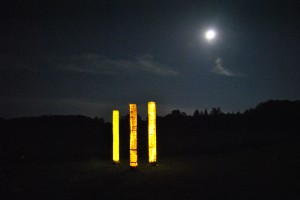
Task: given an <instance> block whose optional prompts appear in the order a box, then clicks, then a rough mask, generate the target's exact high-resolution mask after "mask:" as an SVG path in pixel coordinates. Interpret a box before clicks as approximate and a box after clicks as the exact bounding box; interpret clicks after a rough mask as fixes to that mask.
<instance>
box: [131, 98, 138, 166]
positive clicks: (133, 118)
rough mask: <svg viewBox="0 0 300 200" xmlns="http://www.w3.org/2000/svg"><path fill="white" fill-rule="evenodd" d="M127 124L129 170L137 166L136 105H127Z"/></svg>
mask: <svg viewBox="0 0 300 200" xmlns="http://www.w3.org/2000/svg"><path fill="white" fill-rule="evenodd" d="M129 118H130V119H129V121H130V122H129V123H130V152H129V153H130V168H132V169H135V168H137V166H138V155H137V108H136V104H129Z"/></svg>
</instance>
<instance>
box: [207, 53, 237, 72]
mask: <svg viewBox="0 0 300 200" xmlns="http://www.w3.org/2000/svg"><path fill="white" fill-rule="evenodd" d="M211 72H212V73H215V74H219V75H223V76H237V75H236V74H235V73H233V72H231V71H230V70H228V69H226V68H225V67H224V66H223V63H222V59H221V58H219V57H218V58H217V59H216V60H215V66H214V68H213V69H212V70H211Z"/></svg>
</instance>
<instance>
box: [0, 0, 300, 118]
mask: <svg viewBox="0 0 300 200" xmlns="http://www.w3.org/2000/svg"><path fill="white" fill-rule="evenodd" d="M299 10H300V1H298V0H294V1H287V0H285V1H275V0H273V1H271V0H270V1H263V0H260V1H255V0H251V1H241V0H240V1H229V0H226V1H225V0H224V1H213V0H210V1H200V0H197V1H177V0H172V1H164V0H160V1H155V0H152V1H140V0H135V1H134V0H133V1H126V0H123V1H110V0H106V1H101V0H94V1H88V0H85V1H81V2H80V1H1V3H0V26H1V27H0V94H1V95H0V109H1V110H0V117H4V118H13V117H23V116H40V115H52V114H65V115H68V114H82V115H86V116H90V117H95V116H98V117H104V118H105V119H106V120H108V121H109V120H110V117H111V111H112V109H120V111H121V115H123V116H124V115H126V114H127V113H128V104H129V103H136V104H137V105H138V111H139V113H140V115H141V116H142V117H143V118H145V113H146V111H147V107H146V105H147V102H148V101H155V102H157V107H158V114H159V115H165V114H167V113H170V112H171V111H172V110H174V109H180V110H181V111H183V112H186V113H187V114H193V112H194V110H195V109H199V110H200V109H204V108H207V109H208V110H210V109H211V108H212V107H217V106H220V107H221V109H222V110H223V111H224V112H231V111H235V112H236V111H241V112H243V111H244V110H245V109H248V108H250V107H254V106H255V105H256V104H258V103H260V102H263V101H267V100H269V99H287V100H296V99H298V100H299V99H300V79H299V76H300V56H299V53H300V40H299V36H300V16H299ZM208 28H214V29H215V30H216V31H217V37H216V39H215V40H214V41H213V42H211V43H209V42H207V41H206V40H205V39H204V32H205V31H206V30H207V29H208Z"/></svg>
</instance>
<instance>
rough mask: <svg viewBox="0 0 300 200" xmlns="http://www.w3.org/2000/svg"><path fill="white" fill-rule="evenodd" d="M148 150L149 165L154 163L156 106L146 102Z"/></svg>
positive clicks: (153, 103)
mask: <svg viewBox="0 0 300 200" xmlns="http://www.w3.org/2000/svg"><path fill="white" fill-rule="evenodd" d="M148 148H149V152H148V153H149V163H152V164H155V163H156V104H155V102H148Z"/></svg>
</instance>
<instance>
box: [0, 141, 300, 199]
mask: <svg viewBox="0 0 300 200" xmlns="http://www.w3.org/2000/svg"><path fill="white" fill-rule="evenodd" d="M299 152H300V145H299V142H297V141H294V142H283V143H280V144H273V145H269V146H267V147H263V148H259V149H249V150H247V151H237V152H231V153H219V154H211V155H208V154H207V155H198V156H185V157H184V156H181V157H159V160H158V165H157V166H156V167H153V166H150V165H148V164H147V161H146V160H140V161H139V166H138V170H137V171H130V170H129V165H128V163H129V162H128V160H122V161H121V164H119V165H113V164H112V162H111V161H110V160H97V159H94V160H89V161H82V162H49V163H23V164H20V165H18V166H11V167H10V168H8V169H7V171H6V172H5V175H4V177H5V178H4V179H2V181H1V184H2V187H1V188H2V194H3V195H6V198H1V199H143V200H145V199H299V196H297V195H298V193H299V188H300V184H299V183H300V181H299V177H300V173H299V166H300V165H299V163H300V158H299Z"/></svg>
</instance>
